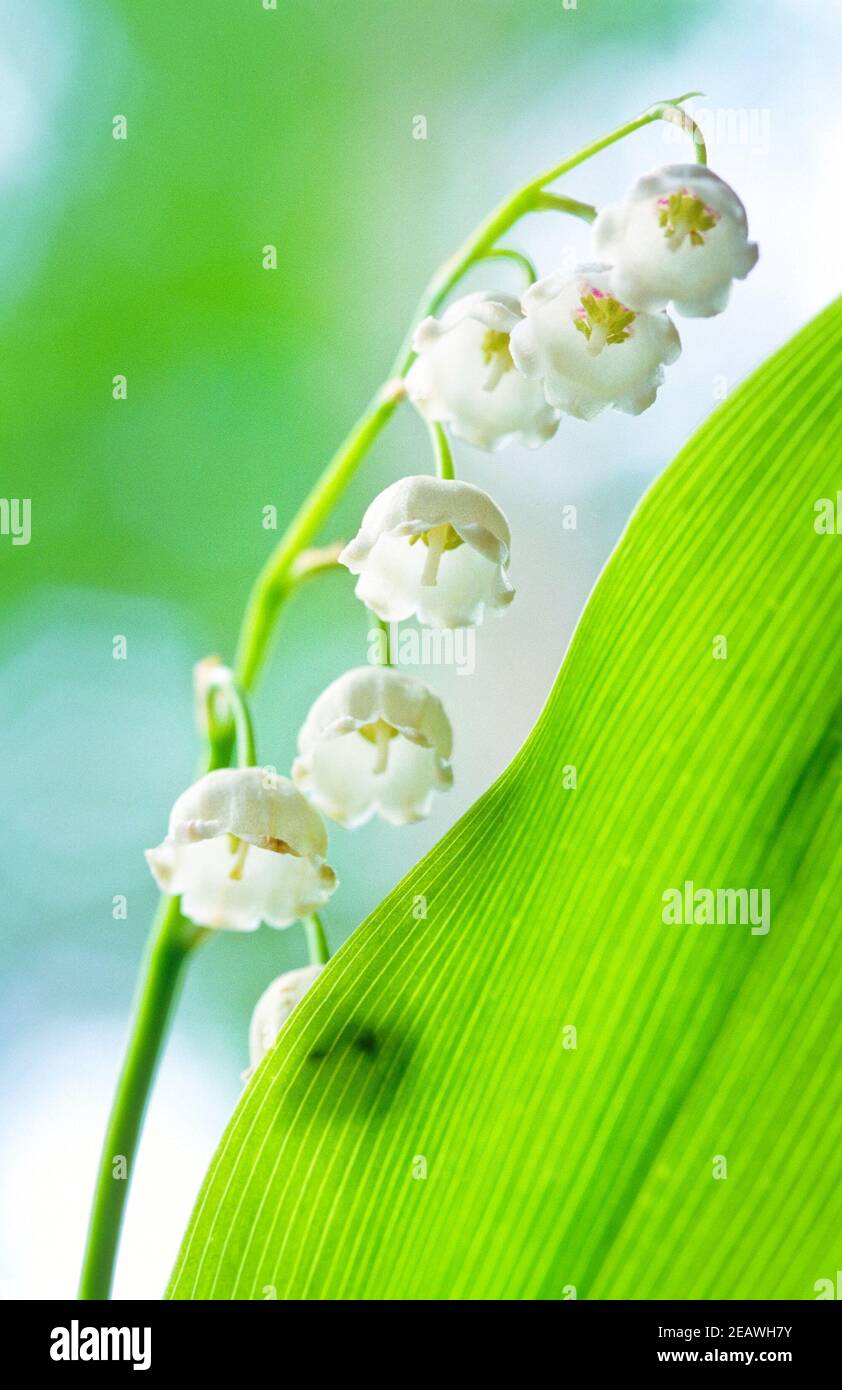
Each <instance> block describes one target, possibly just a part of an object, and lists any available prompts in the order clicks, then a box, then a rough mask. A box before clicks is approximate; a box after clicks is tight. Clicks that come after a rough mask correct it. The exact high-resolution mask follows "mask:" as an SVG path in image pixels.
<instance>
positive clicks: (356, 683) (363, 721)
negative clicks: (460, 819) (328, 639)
mask: <svg viewBox="0 0 842 1390" xmlns="http://www.w3.org/2000/svg"><path fill="white" fill-rule="evenodd" d="M452 746H453V734H452V731H451V728H450V721H449V720H448V718H447V715H446V714H445V712H444V706H443V705H442V703H441V700H440V699H439V698H438V696H437V695H434V694H433V692H432V690H430V688H429V686H427V685H425V684H424V682H423V681H420V680H418V678H417V677H416V676H409V675H405V674H404V673H403V672H398V671H394V670H392V668H391V667H388V666H360V667H357V668H355V669H354V670H353V671H346V673H345V675H344V676H340V677H339V679H338V680H335V681H334V682H333V684H332V685H329V686H328V687H327V689H326V690H325V691H323V692H322V694H321V695H320V696H319V698H318V700H316V702H315V704H314V705H313V707H312V709H311V710H310V713H309V714H308V716H307V719H306V721H305V723H304V725H303V727H302V729H301V732H300V734H299V736H298V753H299V756H298V757H297V758H296V760H295V763H294V765H293V769H292V775H293V777H294V779H295V781H296V782H297V783H298V785H299V786H300V787H303V788H304V789H305V791H306V792H307V793H308V794H309V795H310V796H311V797H312V798H313V800H314V801H315V803H316V805H317V806H320V807H321V809H322V810H323V811H324V812H325V813H326V815H328V816H330V817H331V818H332V819H333V820H335V821H338V822H339V824H340V825H345V826H349V827H354V826H357V825H364V824H365V822H366V821H368V820H370V819H371V817H372V816H374V815H375V814H377V815H380V816H381V817H382V818H383V820H386V821H389V823H390V824H391V825H406V824H408V823H409V822H410V821H417V820H422V819H423V817H424V816H426V815H429V812H430V806H431V804H432V800H433V793H434V792H435V791H445V790H447V788H448V787H449V786H450V785H451V783H452V781H453V774H452V772H451V768H450V756H451V752H452Z"/></svg>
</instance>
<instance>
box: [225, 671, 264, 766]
mask: <svg viewBox="0 0 842 1390" xmlns="http://www.w3.org/2000/svg"><path fill="white" fill-rule="evenodd" d="M228 694H229V698H230V700H231V709H232V711H233V714H234V729H235V731H236V741H237V766H238V767H256V766H257V747H256V744H255V738H254V724H253V722H252V717H251V712H250V710H249V707H248V703H247V701H246V697H245V694H244V692H243V690H242V688H241V687H240V686H239V685H238V684H237V682H236V681H232V682H231V685H230V688H229V692H228Z"/></svg>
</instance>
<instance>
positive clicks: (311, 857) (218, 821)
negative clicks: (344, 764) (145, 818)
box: [146, 767, 337, 931]
mask: <svg viewBox="0 0 842 1390" xmlns="http://www.w3.org/2000/svg"><path fill="white" fill-rule="evenodd" d="M326 854H327V831H326V829H325V825H324V821H323V820H322V818H321V816H320V815H319V813H318V811H316V809H315V808H314V807H313V806H312V805H311V804H310V802H309V801H308V800H307V798H306V797H305V796H303V795H302V793H301V792H300V791H299V790H298V788H297V787H295V786H293V784H292V782H291V781H290V780H289V778H287V777H278V776H276V775H275V774H273V773H270V772H267V771H266V770H265V769H264V768H260V767H245V768H220V769H218V770H217V771H216V772H209V773H208V774H207V775H206V776H205V777H201V778H200V779H199V781H198V782H194V784H193V786H191V787H188V789H187V791H186V792H183V793H182V795H181V796H180V797H179V798H178V800H177V801H176V803H175V805H174V806H173V808H172V812H171V814H170V823H169V830H168V833H167V837H166V839H165V840H164V841H163V843H162V844H160V845H158V847H157V848H156V849H150V850H147V851H146V858H147V861H148V863H149V867H150V869H151V870H152V873H153V875H154V877H155V880H156V882H157V883H158V885H159V887H160V888H162V889H163V891H164V892H165V893H170V894H173V895H176V894H180V895H181V905H182V910H183V911H184V914H185V916H187V917H189V918H190V920H191V921H192V922H195V923H196V924H197V925H198V926H202V927H227V928H230V929H231V930H232V931H254V930H255V928H256V927H259V926H260V923H261V922H268V923H269V925H270V926H272V927H288V926H289V925H290V924H291V923H292V922H297V921H298V920H299V919H300V918H302V917H309V916H310V914H311V913H312V912H314V911H315V910H316V909H317V908H318V907H320V906H321V905H322V903H324V902H326V901H327V899H328V898H329V897H330V896H331V894H332V893H333V892H334V891H335V889H336V887H337V880H336V875H335V873H334V872H333V869H332V868H331V867H330V865H329V864H327V863H326V862H325V855H326Z"/></svg>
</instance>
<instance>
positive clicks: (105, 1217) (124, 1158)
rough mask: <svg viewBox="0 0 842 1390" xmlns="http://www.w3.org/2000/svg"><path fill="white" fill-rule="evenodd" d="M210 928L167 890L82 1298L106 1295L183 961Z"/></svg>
mask: <svg viewBox="0 0 842 1390" xmlns="http://www.w3.org/2000/svg"><path fill="white" fill-rule="evenodd" d="M204 935H205V933H204V932H203V931H201V930H200V929H198V928H196V927H194V926H192V924H191V923H189V922H187V921H185V919H184V918H183V917H182V915H181V911H180V907H179V900H178V898H162V900H161V903H160V905H159V908H158V913H157V916H156V919H155V925H154V927H153V931H152V935H151V937H150V941H149V945H148V948H147V953H146V958H145V962H144V966H143V969H142V972H141V980H140V986H139V989H138V993H137V997H136V1000H135V1005H134V1015H133V1018H132V1023H131V1029H130V1034H129V1044H128V1047H127V1049H126V1054H125V1057H124V1060H123V1066H122V1070H121V1072H120V1079H119V1081H118V1083H117V1091H116V1094H115V1096H114V1103H113V1106H112V1109H111V1116H110V1118H109V1121H108V1129H107V1131H106V1135H105V1142H104V1144H103V1148H102V1156H101V1158H100V1166H99V1172H98V1174H97V1180H96V1187H95V1190H94V1201H93V1207H92V1209H91V1217H90V1224H89V1227H88V1239H87V1244H86V1247H85V1257H84V1262H83V1265H82V1277H81V1281H80V1284H79V1297H80V1298H82V1299H97V1298H99V1299H102V1298H108V1295H109V1293H110V1290H111V1280H112V1276H113V1269H114V1259H115V1256H116V1253H117V1242H118V1240H119V1237H120V1227H121V1225H122V1221H123V1210H124V1208H125V1205H126V1197H127V1195H128V1189H129V1182H130V1181H131V1177H132V1174H133V1171H134V1160H135V1153H136V1150H137V1142H138V1137H139V1135H140V1128H141V1125H142V1123H143V1115H144V1111H145V1109H146V1102H147V1098H148V1095H149V1091H150V1088H151V1085H152V1079H153V1077H154V1075H155V1069H156V1067H157V1064H158V1058H159V1056H160V1053H161V1048H162V1046H163V1042H164V1038H165V1036H166V1031H167V1025H168V1023H169V1020H170V1018H171V1016H172V1012H173V1006H174V1004H175V1001H176V997H177V994H178V989H179V985H180V983H181V977H182V973H183V968H184V964H185V962H186V960H187V957H188V956H189V954H190V951H191V949H192V948H193V947H194V946H195V945H196V944H197V943H198V941H199V940H201V939H202V937H204Z"/></svg>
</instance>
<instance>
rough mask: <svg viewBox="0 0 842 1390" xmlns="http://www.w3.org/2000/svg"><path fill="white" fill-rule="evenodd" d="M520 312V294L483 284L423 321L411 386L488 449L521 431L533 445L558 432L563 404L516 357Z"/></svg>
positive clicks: (431, 413) (434, 416) (421, 405)
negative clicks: (556, 406)
mask: <svg viewBox="0 0 842 1390" xmlns="http://www.w3.org/2000/svg"><path fill="white" fill-rule="evenodd" d="M520 319H521V313H520V307H519V305H518V302H517V300H516V299H513V298H512V297H511V296H510V295H505V294H490V293H487V292H485V291H480V292H479V293H477V294H469V295H466V296H465V297H464V298H463V299H458V300H456V301H455V303H453V304H451V305H450V307H449V308H448V309H447V310H446V312H445V313H444V315H443V316H442V318H441V319H436V318H427V319H424V321H423V323H421V324H419V326H418V328H417V329H416V330H415V337H414V338H413V342H412V346H413V348H414V349H415V351H416V352H417V353H418V357H417V360H416V361H415V362H414V363H413V365H412V367H411V368H410V370H409V373H408V375H407V378H406V389H407V392H408V394H409V397H410V399H411V400H412V401H413V403H414V404H415V405H416V406H417V408H418V409H419V410H420V412H421V414H422V415H424V416H425V417H426V419H428V420H432V421H438V422H440V423H442V424H448V425H449V426H450V428H451V429H452V431H453V433H454V434H455V435H458V437H459V438H460V439H464V440H465V441H466V442H467V443H468V444H473V445H475V446H476V447H477V448H478V449H486V450H488V451H492V450H494V449H498V448H500V446H501V445H503V444H506V443H507V442H508V441H509V440H510V439H512V438H515V437H517V438H518V439H519V440H520V442H521V443H522V444H525V445H527V446H528V447H529V448H532V449H534V448H537V447H538V445H540V444H543V443H544V442H545V441H546V440H548V439H551V438H552V436H553V435H554V434H555V432H556V430H557V428H558V414H557V412H556V411H555V410H553V409H552V408H551V406H549V405H548V404H547V401H546V400H545V398H544V395H543V392H542V391H541V389H540V386H538V385H537V384H536V383H535V382H532V381H527V380H525V378H524V377H522V376H521V375H520V373H519V372H517V371H515V367H514V362H513V361H512V355H511V352H510V349H509V339H510V335H511V333H512V330H513V329H514V328H515V327H516V325H517V324H518V323H519V322H520Z"/></svg>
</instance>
